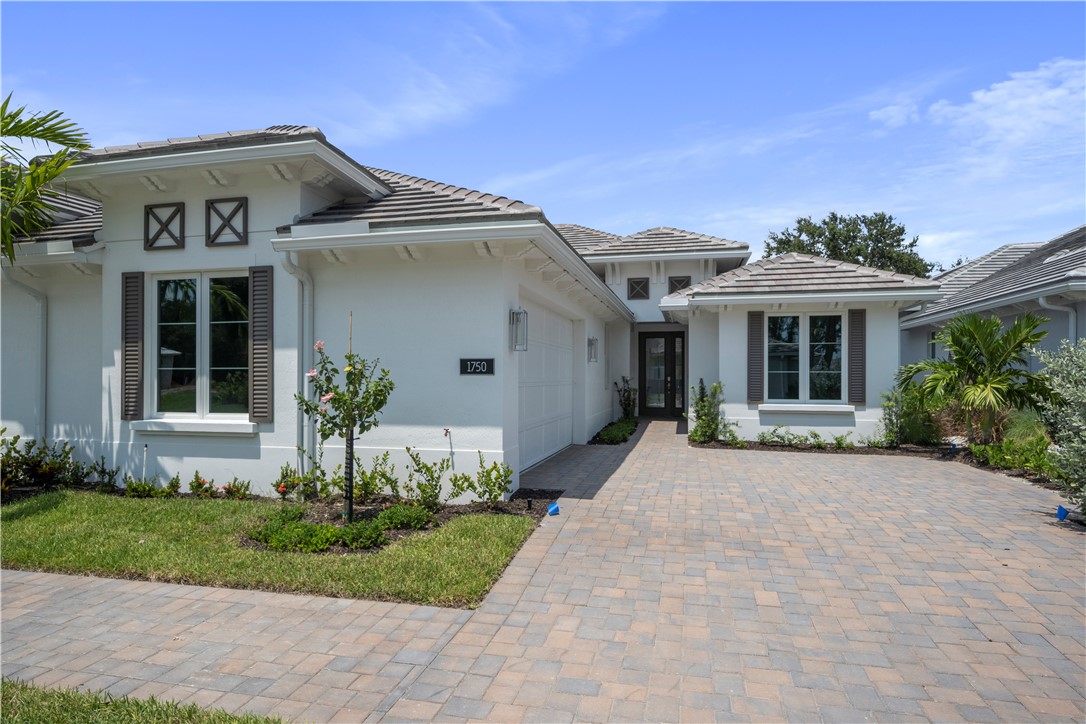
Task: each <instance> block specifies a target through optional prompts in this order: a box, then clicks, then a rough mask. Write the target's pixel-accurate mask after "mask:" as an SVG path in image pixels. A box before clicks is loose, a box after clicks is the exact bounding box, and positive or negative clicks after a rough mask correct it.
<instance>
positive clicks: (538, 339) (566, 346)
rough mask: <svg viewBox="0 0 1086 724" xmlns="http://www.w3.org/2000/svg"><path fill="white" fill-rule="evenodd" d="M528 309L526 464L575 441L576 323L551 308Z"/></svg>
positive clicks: (523, 416)
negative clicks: (574, 326) (574, 325)
mask: <svg viewBox="0 0 1086 724" xmlns="http://www.w3.org/2000/svg"><path fill="white" fill-rule="evenodd" d="M522 304H523V306H524V308H525V309H526V310H528V350H527V351H526V352H518V353H517V356H518V357H519V358H520V362H519V364H520V467H521V470H524V469H525V468H527V467H528V466H530V465H534V464H535V463H537V462H539V461H540V460H543V459H544V458H546V457H549V456H550V455H553V454H554V453H556V452H558V451H559V450H561V449H562V448H564V447H566V446H567V445H570V444H571V443H572V442H573V322H571V321H570V320H568V319H566V318H565V317H562V316H561V315H558V314H556V313H554V312H552V311H551V310H549V309H547V308H546V307H542V306H540V305H538V304H534V303H531V302H527V301H526V302H523V303H522Z"/></svg>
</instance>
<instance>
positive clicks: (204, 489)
mask: <svg viewBox="0 0 1086 724" xmlns="http://www.w3.org/2000/svg"><path fill="white" fill-rule="evenodd" d="M189 492H190V493H192V494H193V495H194V496H196V497H197V498H214V497H215V481H214V480H208V479H206V478H203V477H201V476H200V471H199V470H197V471H196V472H194V473H193V474H192V480H190V481H189Z"/></svg>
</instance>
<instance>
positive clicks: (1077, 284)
mask: <svg viewBox="0 0 1086 724" xmlns="http://www.w3.org/2000/svg"><path fill="white" fill-rule="evenodd" d="M1068 277H1069V278H1068ZM1084 291H1086V280H1084V279H1082V278H1081V277H1073V276H1070V275H1067V276H1066V277H1065V278H1064V280H1062V281H1059V282H1056V283H1054V284H1053V283H1049V284H1048V285H1047V286H1040V287H1035V288H1033V289H1029V290H1026V291H1021V292H1018V293H1016V294H1004V295H1001V296H998V297H988V298H986V299H978V300H976V301H974V302H969V303H966V304H961V305H958V306H953V307H949V308H944V309H942V310H940V311H937V312H927V313H924V312H920V313H916V314H913V315H910V316H908V317H904V318H903V319H902V320H901V323H900V326H901V328H902V329H912V328H913V327H920V326H923V325H925V324H938V323H939V322H943V321H946V320H947V319H950V318H951V317H957V316H958V315H961V314H969V313H970V312H983V311H986V310H991V309H998V308H999V307H1005V306H1010V305H1012V304H1016V303H1021V302H1031V301H1035V300H1037V299H1039V298H1040V297H1051V296H1053V295H1055V294H1067V293H1080V292H1084Z"/></svg>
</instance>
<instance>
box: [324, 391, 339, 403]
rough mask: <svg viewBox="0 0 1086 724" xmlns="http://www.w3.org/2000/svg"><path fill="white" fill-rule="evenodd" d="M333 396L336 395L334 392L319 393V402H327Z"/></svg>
mask: <svg viewBox="0 0 1086 724" xmlns="http://www.w3.org/2000/svg"><path fill="white" fill-rule="evenodd" d="M335 396H336V395H335V393H334V392H329V393H328V394H327V395H321V402H328V400H330V399H332V398H333V397H335Z"/></svg>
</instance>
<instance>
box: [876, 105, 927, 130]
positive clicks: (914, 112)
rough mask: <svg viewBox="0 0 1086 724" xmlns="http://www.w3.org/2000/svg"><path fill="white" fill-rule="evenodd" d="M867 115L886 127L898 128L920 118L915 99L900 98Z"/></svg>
mask: <svg viewBox="0 0 1086 724" xmlns="http://www.w3.org/2000/svg"><path fill="white" fill-rule="evenodd" d="M867 117H868V118H870V119H871V120H872V121H875V122H877V123H881V124H882V125H884V126H886V127H887V128H900V127H902V126H904V125H906V124H909V123H916V122H917V121H919V120H920V113H919V109H918V108H917V105H916V101H913V100H910V99H908V98H902V99H899V100H898V101H896V102H894V103H891V104H890V105H888V106H885V107H883V108H879V109H878V110H874V111H871V112H870V113H868V114H867Z"/></svg>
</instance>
